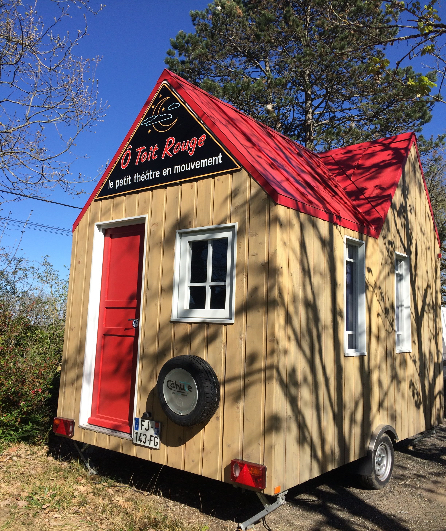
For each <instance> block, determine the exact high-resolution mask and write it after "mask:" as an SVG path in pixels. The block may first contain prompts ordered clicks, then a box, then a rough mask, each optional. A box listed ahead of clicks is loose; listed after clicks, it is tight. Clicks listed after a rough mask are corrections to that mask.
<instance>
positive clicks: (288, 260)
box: [55, 70, 443, 495]
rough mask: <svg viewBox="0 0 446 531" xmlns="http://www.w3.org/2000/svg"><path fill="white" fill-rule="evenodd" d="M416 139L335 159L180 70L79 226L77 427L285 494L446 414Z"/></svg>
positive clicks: (69, 420)
mask: <svg viewBox="0 0 446 531" xmlns="http://www.w3.org/2000/svg"><path fill="white" fill-rule="evenodd" d="M439 253H440V247H439V240H438V234H437V231H436V227H435V222H434V219H433V213H432V208H431V205H430V201H429V196H428V192H427V189H426V184H425V182H424V178H423V173H422V169H421V165H420V161H419V155H418V151H417V144H416V138H415V135H414V134H413V133H408V134H402V135H398V136H395V137H392V138H385V139H381V140H377V141H373V142H368V143H363V144H358V145H354V146H349V147H346V148H341V149H335V150H333V151H329V152H326V153H322V154H315V153H312V152H310V151H309V150H307V149H305V148H304V147H302V146H300V145H298V144H297V143H295V142H294V141H291V140H290V139H288V138H286V137H285V136H283V135H281V134H280V133H278V132H277V131H274V130H271V129H269V128H268V127H266V126H264V125H262V124H260V123H259V122H257V121H255V120H253V119H251V118H250V117H248V116H246V115H244V114H243V113H241V112H239V111H237V110H236V109H235V108H234V107H232V106H230V105H228V104H227V103H224V102H222V101H220V100H218V99H217V98H215V97H213V96H211V95H209V94H207V93H206V92H204V91H202V90H201V89H199V88H197V87H195V86H193V85H191V84H190V83H188V82H186V81H185V80H184V79H182V78H180V77H178V76H176V75H174V74H173V73H171V72H169V71H167V70H166V71H164V72H163V74H162V75H161V77H160V78H159V80H158V82H157V84H156V86H155V88H154V89H153V92H152V93H151V95H150V97H149V99H148V100H147V102H146V104H145V105H144V107H143V109H142V110H141V112H140V114H139V115H138V117H137V118H136V121H135V122H134V124H133V126H132V127H131V129H130V131H129V133H128V134H127V136H126V137H125V139H124V141H123V143H122V144H121V147H120V148H119V150H118V151H117V153H116V155H115V157H114V158H113V160H112V162H111V163H110V165H109V166H108V168H107V170H106V171H105V173H104V175H103V177H102V179H101V180H100V182H99V183H98V185H97V187H96V189H95V190H94V192H93V194H92V195H91V197H90V199H89V200H88V202H87V204H86V205H85V207H84V209H83V210H82V212H81V214H80V215H79V217H78V219H77V220H76V222H75V223H74V227H73V250H72V259H71V269H70V284H69V294H68V307H67V321H66V333H65V347H64V353H63V364H62V374H61V385H60V396H59V408H58V416H59V420H56V424H55V431H56V432H58V433H61V434H64V433H67V432H66V430H71V432H72V433H70V434H71V435H72V436H73V439H74V440H75V441H79V442H83V443H87V444H92V445H96V446H98V447H102V448H107V449H111V450H115V451H118V452H123V453H125V454H129V455H133V456H136V457H140V458H142V459H147V460H151V461H154V462H156V463H162V464H166V465H168V466H171V467H174V468H177V469H179V470H186V471H189V472H193V473H195V474H201V475H203V476H206V477H208V478H213V479H216V480H220V481H226V482H233V483H234V484H239V485H243V486H248V487H253V488H257V489H258V490H259V491H261V492H263V493H264V494H269V495H277V494H280V493H283V491H285V490H286V489H288V488H290V487H292V486H294V485H296V484H299V483H302V482H304V481H306V480H308V479H310V478H314V477H315V476H318V475H319V474H321V473H323V472H326V471H328V470H331V469H333V468H335V467H339V466H341V465H343V464H345V463H351V462H353V461H356V460H359V461H358V463H359V464H360V466H361V468H360V470H361V473H362V474H363V475H364V477H365V478H366V480H367V481H368V482H369V483H370V484H371V485H372V486H375V487H380V486H382V485H384V484H385V483H386V482H387V481H388V479H389V478H390V474H391V468H392V460H393V450H392V444H391V442H392V441H394V440H395V439H396V438H397V437H399V438H401V439H404V438H406V437H409V436H411V435H413V434H415V433H418V432H420V431H423V430H425V429H428V428H430V427H431V426H433V425H436V424H438V423H439V422H441V419H442V417H443V397H442V384H443V381H442V344H441V330H442V328H441V316H440V285H439V282H440V278H439Z"/></svg>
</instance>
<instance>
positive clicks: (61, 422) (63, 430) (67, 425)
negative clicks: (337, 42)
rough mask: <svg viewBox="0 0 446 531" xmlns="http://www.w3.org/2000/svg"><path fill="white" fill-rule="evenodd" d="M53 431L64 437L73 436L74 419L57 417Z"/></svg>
mask: <svg viewBox="0 0 446 531" xmlns="http://www.w3.org/2000/svg"><path fill="white" fill-rule="evenodd" d="M53 431H54V433H55V434H56V435H61V436H62V437H73V435H74V420H73V419H64V418H62V417H56V418H55V419H54V420H53Z"/></svg>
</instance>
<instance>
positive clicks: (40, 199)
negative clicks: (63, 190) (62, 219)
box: [0, 189, 82, 210]
mask: <svg viewBox="0 0 446 531" xmlns="http://www.w3.org/2000/svg"><path fill="white" fill-rule="evenodd" d="M0 192H4V193H5V194H12V195H19V196H20V197H27V198H28V199H35V200H36V201H45V202H46V203H53V204H54V205H61V206H64V207H69V208H77V209H78V210H82V207H77V206H73V205H66V204H65V203H58V202H57V201H50V200H49V199H42V198H41V197H36V196H35V195H26V194H20V193H19V192H10V191H9V190H1V189H0Z"/></svg>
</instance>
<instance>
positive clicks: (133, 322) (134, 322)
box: [128, 319, 139, 328]
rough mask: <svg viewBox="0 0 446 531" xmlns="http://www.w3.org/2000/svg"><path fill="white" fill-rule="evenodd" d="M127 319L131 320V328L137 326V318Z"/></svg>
mask: <svg viewBox="0 0 446 531" xmlns="http://www.w3.org/2000/svg"><path fill="white" fill-rule="evenodd" d="M128 320H129V321H132V326H133V328H138V325H139V319H128Z"/></svg>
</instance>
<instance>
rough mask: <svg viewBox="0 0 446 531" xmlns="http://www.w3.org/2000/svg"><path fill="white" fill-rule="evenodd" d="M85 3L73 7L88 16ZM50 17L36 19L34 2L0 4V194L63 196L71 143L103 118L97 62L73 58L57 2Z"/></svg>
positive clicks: (62, 7)
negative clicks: (0, 190) (45, 191)
mask: <svg viewBox="0 0 446 531" xmlns="http://www.w3.org/2000/svg"><path fill="white" fill-rule="evenodd" d="M88 2H89V0H85V1H82V0H80V1H79V0H78V1H77V2H76V0H75V1H74V2H72V3H74V4H77V7H82V6H83V7H84V8H86V9H87V10H90V8H89V4H88ZM50 8H51V9H53V10H54V12H55V17H54V19H53V20H52V21H50V22H47V21H44V20H43V19H42V17H41V16H39V13H38V0H33V1H32V2H31V3H30V4H24V3H22V0H0V172H1V174H2V186H3V187H7V188H9V189H11V190H15V191H17V190H19V191H28V192H30V191H31V192H33V193H36V192H38V191H39V190H40V191H41V190H42V188H52V187H54V186H55V185H59V186H61V187H62V188H63V189H64V190H70V189H71V188H72V186H73V185H74V183H75V182H76V179H74V180H73V179H72V178H71V177H70V163H69V161H67V160H63V155H66V156H67V157H71V154H70V151H71V149H72V148H73V147H74V145H75V142H76V139H77V137H78V136H79V135H80V134H81V133H82V132H83V131H85V130H87V129H89V128H91V127H92V126H94V125H95V123H96V122H97V121H98V120H100V119H101V117H102V116H103V112H104V109H103V108H102V107H101V104H100V103H99V102H98V96H97V83H96V78H95V69H96V65H97V63H98V59H97V58H95V59H84V58H82V57H76V56H75V54H74V47H75V46H76V45H77V44H78V43H79V41H80V40H81V39H82V38H83V37H84V36H85V35H86V31H87V27H86V22H85V21H84V24H85V27H84V29H83V30H81V31H78V32H77V34H76V35H75V36H74V37H71V36H70V35H69V34H68V33H67V34H66V35H62V33H61V32H60V31H59V30H60V28H61V27H62V25H63V23H64V21H65V19H66V18H67V17H69V5H68V3H66V2H65V1H64V0H53V2H52V4H49V3H47V4H46V9H47V10H48V9H50Z"/></svg>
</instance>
